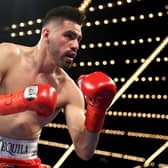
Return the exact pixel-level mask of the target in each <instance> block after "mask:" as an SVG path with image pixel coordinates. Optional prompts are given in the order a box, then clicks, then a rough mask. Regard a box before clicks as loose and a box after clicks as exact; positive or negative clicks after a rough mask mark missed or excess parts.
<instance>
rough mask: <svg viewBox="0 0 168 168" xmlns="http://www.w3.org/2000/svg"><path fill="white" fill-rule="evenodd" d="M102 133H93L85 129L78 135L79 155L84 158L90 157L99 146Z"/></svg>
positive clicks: (77, 150) (76, 145)
mask: <svg viewBox="0 0 168 168" xmlns="http://www.w3.org/2000/svg"><path fill="white" fill-rule="evenodd" d="M99 135H100V133H99V132H98V133H91V132H89V131H88V130H87V129H85V130H84V131H83V132H82V133H80V134H78V136H77V137H76V138H77V139H76V142H75V143H74V144H75V149H76V153H77V154H78V156H79V157H81V158H82V159H84V160H88V159H90V158H91V157H92V156H93V154H94V152H95V149H96V147H97V144H98V140H99Z"/></svg>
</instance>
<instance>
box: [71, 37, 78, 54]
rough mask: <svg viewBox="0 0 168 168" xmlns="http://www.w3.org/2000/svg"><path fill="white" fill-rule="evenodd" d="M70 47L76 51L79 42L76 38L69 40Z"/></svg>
mask: <svg viewBox="0 0 168 168" xmlns="http://www.w3.org/2000/svg"><path fill="white" fill-rule="evenodd" d="M70 47H71V49H72V50H73V51H75V52H76V51H78V49H79V42H78V40H76V39H75V40H72V41H71V46H70Z"/></svg>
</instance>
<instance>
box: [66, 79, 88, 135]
mask: <svg viewBox="0 0 168 168" xmlns="http://www.w3.org/2000/svg"><path fill="white" fill-rule="evenodd" d="M66 90H67V96H68V102H67V104H66V106H65V117H66V122H67V125H68V127H69V128H70V133H71V135H72V134H73V133H74V131H73V130H74V128H75V130H76V129H77V130H78V129H79V130H82V129H83V128H82V127H83V126H84V124H83V123H84V119H85V101H84V97H83V95H82V93H81V91H80V89H79V88H78V87H77V85H76V84H75V82H73V81H72V82H68V88H66ZM72 127H73V128H72ZM75 132H76V131H75ZM72 137H74V136H72Z"/></svg>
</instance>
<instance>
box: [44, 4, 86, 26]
mask: <svg viewBox="0 0 168 168" xmlns="http://www.w3.org/2000/svg"><path fill="white" fill-rule="evenodd" d="M59 18H60V19H63V20H70V21H74V22H76V23H77V24H79V25H82V24H84V22H85V18H86V16H85V14H84V13H83V12H81V11H79V9H78V8H76V7H71V6H58V7H56V8H53V9H50V10H49V11H48V12H47V13H46V15H45V17H44V19H43V26H44V25H46V24H48V23H49V22H50V21H51V20H54V19H59Z"/></svg>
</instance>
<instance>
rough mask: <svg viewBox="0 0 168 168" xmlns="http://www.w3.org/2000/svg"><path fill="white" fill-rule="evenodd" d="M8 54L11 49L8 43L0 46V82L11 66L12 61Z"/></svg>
mask: <svg viewBox="0 0 168 168" xmlns="http://www.w3.org/2000/svg"><path fill="white" fill-rule="evenodd" d="M10 52H11V47H10V45H9V44H8V43H1V44H0V82H1V80H2V78H3V76H4V74H5V73H6V72H7V71H8V68H9V67H10V65H11V62H12V60H11V57H10V55H11V54H10Z"/></svg>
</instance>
